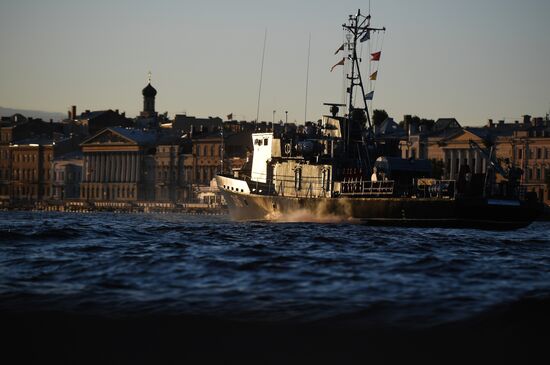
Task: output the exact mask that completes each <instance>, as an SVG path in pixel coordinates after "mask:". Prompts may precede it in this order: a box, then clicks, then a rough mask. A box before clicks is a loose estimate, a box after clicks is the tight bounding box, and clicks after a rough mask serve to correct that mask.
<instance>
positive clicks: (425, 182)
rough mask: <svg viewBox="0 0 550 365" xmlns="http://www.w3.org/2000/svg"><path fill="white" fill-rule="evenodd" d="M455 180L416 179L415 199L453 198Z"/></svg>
mask: <svg viewBox="0 0 550 365" xmlns="http://www.w3.org/2000/svg"><path fill="white" fill-rule="evenodd" d="M455 193H456V180H435V179H418V180H417V181H416V194H415V196H416V197H419V198H436V197H437V198H454V196H455Z"/></svg>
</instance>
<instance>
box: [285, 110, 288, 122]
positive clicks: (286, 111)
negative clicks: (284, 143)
mask: <svg viewBox="0 0 550 365" xmlns="http://www.w3.org/2000/svg"><path fill="white" fill-rule="evenodd" d="M285 124H288V110H285Z"/></svg>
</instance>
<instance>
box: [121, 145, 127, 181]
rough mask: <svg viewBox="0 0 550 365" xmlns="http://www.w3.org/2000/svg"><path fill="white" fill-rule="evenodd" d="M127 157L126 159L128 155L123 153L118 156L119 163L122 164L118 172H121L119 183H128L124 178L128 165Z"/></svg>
mask: <svg viewBox="0 0 550 365" xmlns="http://www.w3.org/2000/svg"><path fill="white" fill-rule="evenodd" d="M127 157H128V153H127V152H124V153H123V154H122V155H121V156H120V160H121V162H122V166H121V168H120V170H121V171H120V176H121V178H120V181H122V182H128V179H127V177H126V173H127V169H128V163H127V161H126V159H127Z"/></svg>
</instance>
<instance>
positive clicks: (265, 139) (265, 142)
mask: <svg viewBox="0 0 550 365" xmlns="http://www.w3.org/2000/svg"><path fill="white" fill-rule="evenodd" d="M267 141H268V139H267V138H264V146H267Z"/></svg>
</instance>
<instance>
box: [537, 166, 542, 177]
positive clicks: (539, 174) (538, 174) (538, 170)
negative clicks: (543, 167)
mask: <svg viewBox="0 0 550 365" xmlns="http://www.w3.org/2000/svg"><path fill="white" fill-rule="evenodd" d="M536 171H537V172H536V174H537V180H540V177H541V171H540V167H537V170H536Z"/></svg>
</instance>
